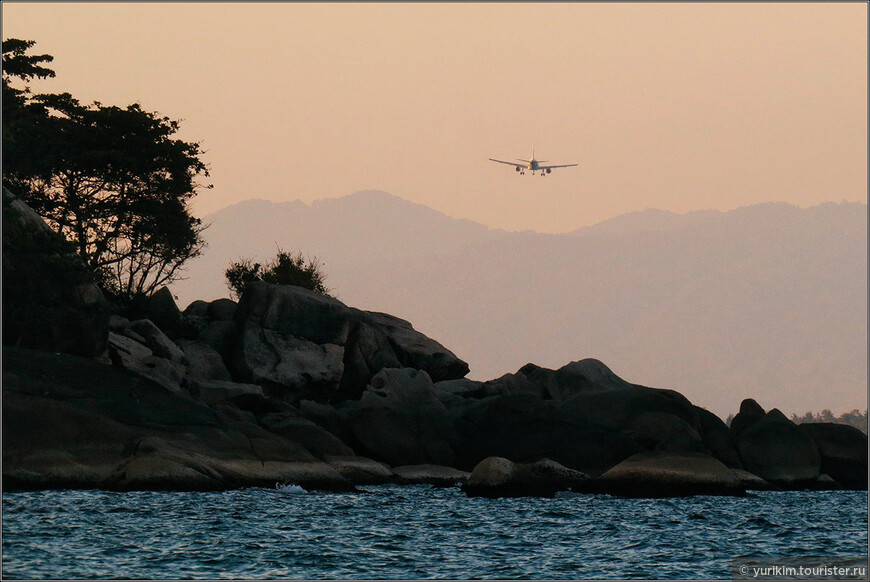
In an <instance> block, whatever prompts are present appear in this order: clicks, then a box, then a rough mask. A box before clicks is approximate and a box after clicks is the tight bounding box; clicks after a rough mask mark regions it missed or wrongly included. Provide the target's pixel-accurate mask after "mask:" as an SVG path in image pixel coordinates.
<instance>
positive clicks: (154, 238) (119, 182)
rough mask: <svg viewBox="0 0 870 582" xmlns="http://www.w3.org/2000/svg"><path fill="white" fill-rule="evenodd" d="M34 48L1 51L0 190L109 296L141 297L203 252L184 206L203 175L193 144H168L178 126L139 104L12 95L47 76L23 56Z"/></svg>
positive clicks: (20, 45) (7, 45) (11, 43)
mask: <svg viewBox="0 0 870 582" xmlns="http://www.w3.org/2000/svg"><path fill="white" fill-rule="evenodd" d="M33 44H34V43H33V41H21V40H17V39H10V40H7V41H4V43H3V65H4V70H3V95H4V103H3V121H4V132H3V184H4V186H6V187H8V188H9V189H10V190H11V191H12V192H13V193H15V194H17V195H19V196H20V197H21V198H22V199H23V200H24V201H25V202H27V203H28V204H29V205H30V206H31V207H32V208H33V209H34V210H36V211H37V212H38V213H39V214H40V215H42V216H43V218H45V219H46V220H47V221H48V222H49V224H50V225H51V226H52V227H54V228H55V229H57V230H58V231H59V232H61V233H62V234H63V235H64V236H66V237H67V239H69V240H70V241H72V242H73V243H74V244H75V247H76V250H77V252H78V254H79V255H80V256H81V258H82V260H83V261H84V263H85V264H86V265H87V267H88V268H89V269H90V270H91V271H92V272H94V273H95V274H96V276H97V277H98V279H99V280H100V281H101V283H102V284H103V286H104V288H105V290H106V291H108V292H109V293H111V294H114V295H116V296H119V297H125V298H130V297H133V296H135V295H137V294H146V295H147V294H149V293H151V292H152V291H153V290H155V289H156V288H157V287H159V286H161V285H164V284H167V283H169V282H171V281H173V280H175V279H177V278H179V276H180V273H181V267H182V265H183V264H184V263H185V262H186V261H187V260H189V259H190V258H192V257H195V256H197V255H199V254H200V253H201V252H202V248H203V247H204V241H203V240H202V237H201V233H202V231H203V229H204V228H205V227H204V226H203V225H202V223H201V222H200V220H199V219H197V218H195V217H193V216H192V215H191V214H190V212H189V208H188V203H189V201H190V199H191V198H192V197H193V196H195V195H196V193H197V189H198V188H200V187H202V185H201V184H199V183H198V182H197V178H198V177H199V176H200V175H202V176H208V169H207V167H206V165H205V164H204V163H203V162H202V161H201V160H200V156H201V153H202V152H201V151H200V146H199V144H197V143H187V142H184V141H181V140H178V139H174V135H175V134H176V133H177V132H178V130H179V122H178V121H172V120H170V119H169V118H167V117H161V116H159V115H158V114H157V113H154V112H149V111H145V110H143V109H142V108H141V106H140V105H139V104H133V105H129V106H127V107H125V108H121V107H116V106H104V105H102V104H101V103H99V102H94V103H93V104H91V105H83V104H81V103H80V102H79V101H78V100H77V99H75V98H73V97H72V96H71V95H70V94H68V93H62V94H42V95H32V94H31V93H30V91H29V89H28V88H26V87H25V88H24V89H17V88H14V87H12V84H11V83H12V80H13V79H14V78H17V79H20V80H23V81H27V80H29V79H31V78H34V77H42V78H45V77H53V76H54V73H53V72H52V71H50V70H48V69H46V68H44V67H42V66H40V63H43V62H50V61H51V57H50V56H48V55H41V56H27V55H26V54H25V52H26V51H27V50H28V49H30V48H31V47H32V46H33ZM7 64H8V65H11V66H8V67H7ZM7 95H8V96H9V99H10V102H9V103H8V104H7V101H6V96H7ZM7 119H8V120H9V122H10V126H9V127H8V131H7V125H6V122H7Z"/></svg>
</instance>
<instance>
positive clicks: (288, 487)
mask: <svg viewBox="0 0 870 582" xmlns="http://www.w3.org/2000/svg"><path fill="white" fill-rule="evenodd" d="M275 489H277V490H278V491H280V492H282V493H291V494H293V495H301V494H303V493H308V491H306V490H305V489H303V488H302V487H300V486H299V485H294V484H293V483H275Z"/></svg>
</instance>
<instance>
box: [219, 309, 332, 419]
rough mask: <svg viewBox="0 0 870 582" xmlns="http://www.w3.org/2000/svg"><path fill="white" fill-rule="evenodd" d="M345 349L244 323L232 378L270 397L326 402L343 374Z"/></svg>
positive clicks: (294, 400)
mask: <svg viewBox="0 0 870 582" xmlns="http://www.w3.org/2000/svg"><path fill="white" fill-rule="evenodd" d="M343 358H344V348H343V347H342V346H340V345H336V344H331V343H327V344H317V343H314V342H312V341H309V340H307V339H305V338H300V337H296V336H293V335H283V334H281V333H279V332H277V331H275V330H272V329H266V328H263V327H260V326H258V325H256V324H252V323H246V324H245V327H244V329H243V331H242V336H241V340H240V342H239V345H238V347H237V351H236V356H235V358H234V359H233V369H234V372H235V376H236V377H237V378H239V379H240V380H241V381H243V382H249V383H254V384H260V385H262V386H265V387H266V388H267V389H268V390H269V395H270V396H271V397H273V398H277V399H280V400H285V401H287V402H289V403H292V404H297V403H298V402H299V401H300V400H303V399H305V400H314V401H319V402H328V401H329V400H330V399H331V398H332V397H333V395H334V394H335V393H336V392H337V391H338V387H339V384H340V381H341V375H342V373H343V371H344V364H343V361H342V360H343Z"/></svg>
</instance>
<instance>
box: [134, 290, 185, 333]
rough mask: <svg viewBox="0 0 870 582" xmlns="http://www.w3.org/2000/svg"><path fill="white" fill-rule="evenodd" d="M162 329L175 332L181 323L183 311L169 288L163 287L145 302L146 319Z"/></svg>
mask: <svg viewBox="0 0 870 582" xmlns="http://www.w3.org/2000/svg"><path fill="white" fill-rule="evenodd" d="M143 319H149V320H151V321H153V322H154V323H155V324H156V325H157V326H158V327H159V328H160V329H164V330H174V329H175V328H176V327H177V326H178V324H179V322H180V321H181V311H179V309H178V305H176V304H175V297H173V296H172V292H171V291H170V290H169V288H168V287H161V288H160V289H158V290H157V291H155V292H154V293H152V294H151V295H150V296H149V297H148V299H147V301H146V302H145V317H144V318H143Z"/></svg>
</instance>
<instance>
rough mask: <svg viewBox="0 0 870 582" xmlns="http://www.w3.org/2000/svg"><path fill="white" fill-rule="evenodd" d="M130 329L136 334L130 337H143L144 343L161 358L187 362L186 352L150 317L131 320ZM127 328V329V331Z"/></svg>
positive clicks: (180, 362)
mask: <svg viewBox="0 0 870 582" xmlns="http://www.w3.org/2000/svg"><path fill="white" fill-rule="evenodd" d="M128 329H129V331H131V332H133V333H134V334H135V335H131V336H130V337H132V338H134V339H137V340H138V339H140V338H141V339H143V340H144V343H145V345H146V346H148V348H149V349H150V350H151V351H152V352H153V353H154V355H155V356H157V357H159V358H166V359H167V360H172V361H173V362H176V363H179V364H184V363H186V360H185V357H184V352H183V351H182V350H181V348H179V347H178V346H177V345H176V344H175V342H173V341H172V340H171V339H169V337H168V336H167V335H166V334H165V333H163V331H161V329H160V328H159V327H157V325H156V324H155V323H154V322H153V321H151V320H150V319H137V320H135V321H131V322H130V326H129V327H128ZM126 331H127V330H125V332H126Z"/></svg>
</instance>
